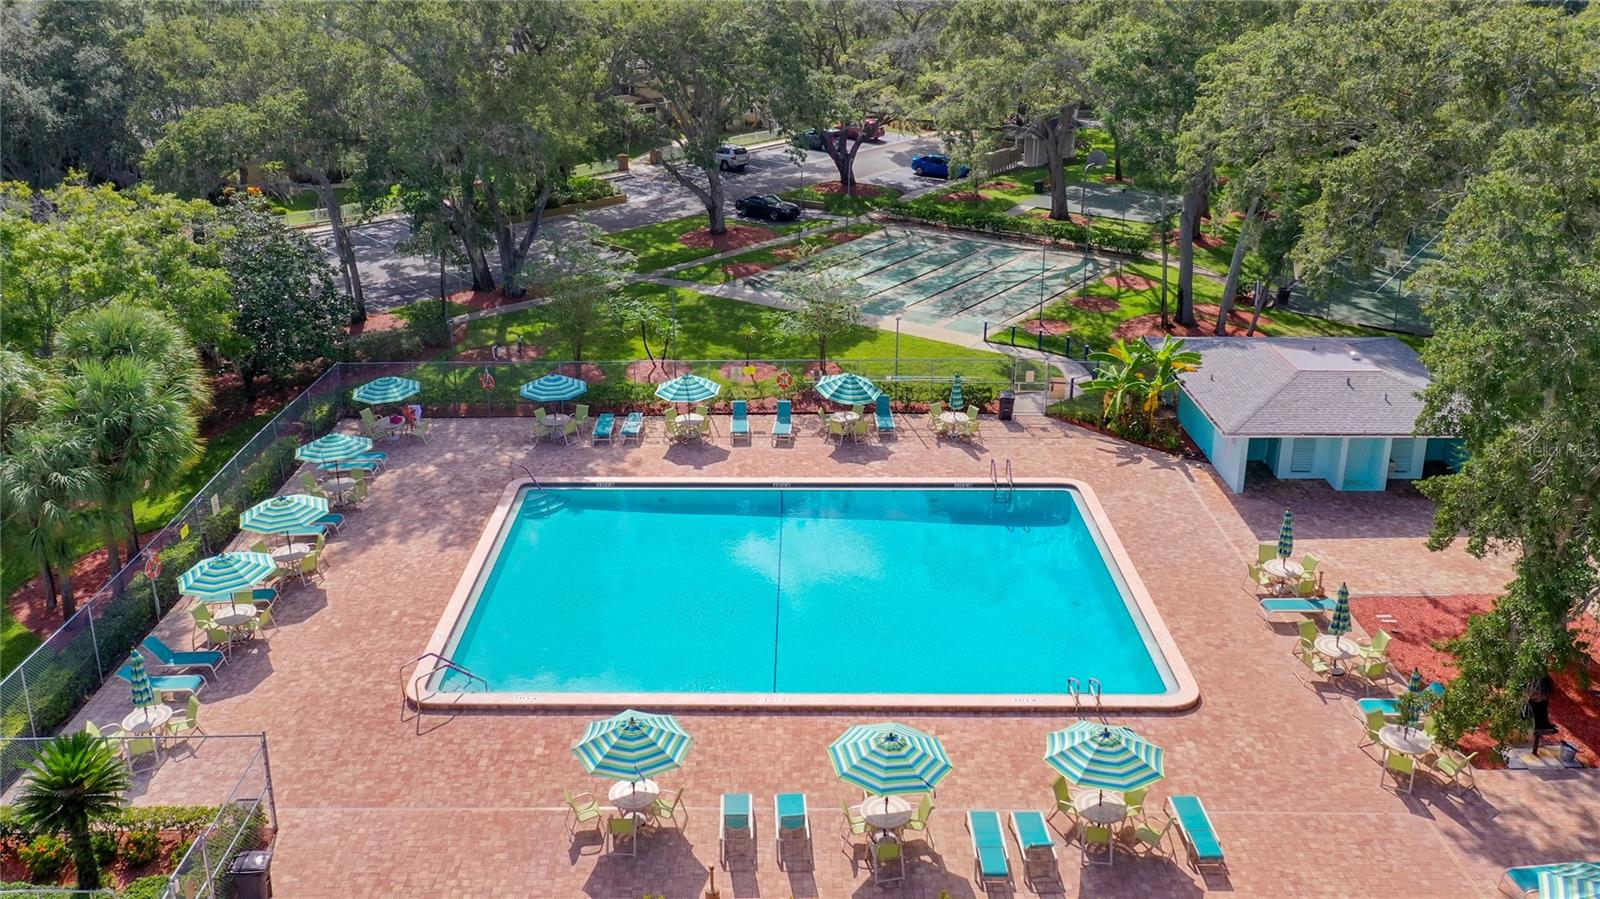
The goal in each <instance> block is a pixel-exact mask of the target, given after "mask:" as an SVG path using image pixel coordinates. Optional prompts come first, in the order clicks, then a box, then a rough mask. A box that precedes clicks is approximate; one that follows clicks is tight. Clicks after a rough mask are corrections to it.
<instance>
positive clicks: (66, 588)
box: [56, 559, 78, 618]
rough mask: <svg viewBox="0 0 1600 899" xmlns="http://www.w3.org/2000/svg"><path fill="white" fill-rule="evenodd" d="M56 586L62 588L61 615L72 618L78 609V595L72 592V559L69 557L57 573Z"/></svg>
mask: <svg viewBox="0 0 1600 899" xmlns="http://www.w3.org/2000/svg"><path fill="white" fill-rule="evenodd" d="M56 586H57V587H58V588H59V589H60V590H61V615H62V617H63V618H71V617H72V613H73V612H76V611H78V597H77V595H76V594H75V593H73V592H72V561H71V560H70V559H69V560H68V561H67V563H66V564H65V565H62V566H61V570H60V571H59V572H58V573H57V575H56Z"/></svg>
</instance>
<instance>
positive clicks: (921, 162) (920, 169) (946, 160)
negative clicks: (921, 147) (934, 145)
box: [911, 153, 972, 180]
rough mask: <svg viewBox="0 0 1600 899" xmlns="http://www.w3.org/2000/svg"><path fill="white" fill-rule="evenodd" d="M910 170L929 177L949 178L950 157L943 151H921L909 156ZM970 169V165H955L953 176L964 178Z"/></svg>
mask: <svg viewBox="0 0 1600 899" xmlns="http://www.w3.org/2000/svg"><path fill="white" fill-rule="evenodd" d="M911 171H912V173H913V174H917V175H924V176H926V177H929V178H944V179H947V180H948V179H949V178H950V157H948V156H946V155H944V154H943V153H922V154H919V155H916V156H913V157H911ZM971 171H972V168H971V167H970V166H965V165H962V166H957V167H956V173H955V177H957V178H965V177H967V174H968V173H970V172H971Z"/></svg>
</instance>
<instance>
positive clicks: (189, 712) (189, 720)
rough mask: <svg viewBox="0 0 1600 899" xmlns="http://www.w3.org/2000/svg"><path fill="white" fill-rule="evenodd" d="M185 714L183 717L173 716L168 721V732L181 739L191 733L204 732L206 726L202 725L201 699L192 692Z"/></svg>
mask: <svg viewBox="0 0 1600 899" xmlns="http://www.w3.org/2000/svg"><path fill="white" fill-rule="evenodd" d="M184 711H185V714H184V716H183V717H182V718H178V717H173V718H172V720H170V721H168V722H167V733H168V734H170V735H172V736H174V737H177V738H179V739H184V738H187V737H188V736H189V735H190V734H203V733H205V728H203V727H201V726H200V700H199V698H198V697H196V696H194V695H193V694H190V696H189V703H188V705H186V706H185V707H184Z"/></svg>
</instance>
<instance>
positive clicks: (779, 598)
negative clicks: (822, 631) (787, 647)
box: [772, 488, 783, 693]
mask: <svg viewBox="0 0 1600 899" xmlns="http://www.w3.org/2000/svg"><path fill="white" fill-rule="evenodd" d="M772 594H773V595H772V692H774V693H776V692H778V631H779V628H780V626H781V625H782V623H783V490H782V488H779V490H778V572H777V577H776V578H774V579H773V591H772Z"/></svg>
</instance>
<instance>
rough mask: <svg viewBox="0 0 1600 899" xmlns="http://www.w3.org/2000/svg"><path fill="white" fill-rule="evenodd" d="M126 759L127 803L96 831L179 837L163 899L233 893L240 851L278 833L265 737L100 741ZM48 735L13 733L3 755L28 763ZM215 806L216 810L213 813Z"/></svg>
mask: <svg viewBox="0 0 1600 899" xmlns="http://www.w3.org/2000/svg"><path fill="white" fill-rule="evenodd" d="M104 739H105V740H106V742H107V743H108V744H110V745H111V746H113V747H114V748H115V749H116V750H117V752H118V753H119V754H120V755H121V756H122V757H123V758H125V759H128V760H129V765H130V767H131V769H132V773H133V788H132V789H131V790H130V791H129V795H130V796H136V797H138V798H137V799H135V800H133V804H130V805H127V806H125V807H124V808H123V809H122V810H121V811H120V812H119V813H117V814H116V815H114V816H112V817H111V818H109V819H106V820H103V821H100V822H98V823H97V824H96V825H95V826H96V827H97V828H101V829H111V830H113V831H115V830H125V831H134V830H144V831H153V832H156V833H158V834H162V835H164V836H166V837H168V839H169V840H174V841H177V845H178V847H179V848H183V847H185V846H186V847H187V848H186V849H184V851H183V853H182V855H177V854H176V852H177V850H176V849H175V850H174V858H173V861H172V864H171V867H172V873H171V874H170V875H169V876H168V878H167V885H166V891H165V892H164V893H163V896H164V897H165V899H207V897H223V896H229V895H232V891H231V886H232V879H233V878H232V875H231V874H230V873H229V869H230V867H231V866H232V863H233V860H234V858H235V857H237V856H238V855H239V853H241V852H245V851H248V850H253V849H259V848H262V847H265V846H268V845H270V843H271V841H272V838H273V836H274V835H275V834H276V833H277V830H278V818H277V806H276V803H275V801H274V796H273V789H272V769H271V764H270V761H269V758H268V755H267V738H266V735H265V734H239V735H232V734H227V735H223V734H219V735H214V736H213V735H193V736H188V737H185V738H183V739H182V740H181V741H180V740H173V739H170V738H169V739H165V740H162V741H161V742H162V748H161V750H160V751H157V752H146V751H144V750H143V748H142V747H140V746H138V745H137V744H140V743H146V742H148V739H144V740H141V739H139V738H133V737H121V736H111V737H106V738H104ZM48 742H49V740H47V739H42V738H38V739H36V738H31V737H17V738H13V739H8V740H3V741H0V753H3V754H5V755H6V756H8V757H11V758H16V759H20V760H22V764H23V766H26V765H27V764H28V763H31V761H32V760H33V758H34V757H35V756H36V755H37V754H38V752H39V750H40V749H41V748H43V746H44V745H45V744H46V743H48ZM19 788H20V787H19V786H18V785H13V787H12V788H11V789H10V790H8V791H7V792H6V793H5V794H4V795H3V804H0V808H3V807H4V806H5V805H9V804H10V803H11V802H12V801H13V800H14V799H15V795H14V794H15V792H16V790H17V789H19ZM213 810H214V811H213ZM12 895H17V896H39V897H42V896H63V897H65V896H88V895H102V896H114V895H116V893H115V891H112V890H100V891H93V892H81V891H72V890H66V889H56V888H52V887H48V886H39V887H36V888H34V889H31V890H17V891H14V892H13V891H9V890H8V891H0V896H12Z"/></svg>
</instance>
